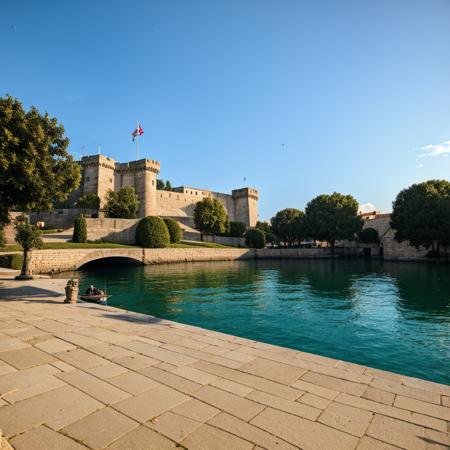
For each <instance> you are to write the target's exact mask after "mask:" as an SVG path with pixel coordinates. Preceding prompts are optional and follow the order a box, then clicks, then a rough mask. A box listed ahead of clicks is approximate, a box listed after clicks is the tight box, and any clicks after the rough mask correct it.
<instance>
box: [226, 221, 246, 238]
mask: <svg viewBox="0 0 450 450" xmlns="http://www.w3.org/2000/svg"><path fill="white" fill-rule="evenodd" d="M246 230H247V225H245V223H244V222H230V236H231V237H243V236H244V234H245V231H246Z"/></svg>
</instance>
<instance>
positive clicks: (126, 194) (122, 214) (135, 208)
mask: <svg viewBox="0 0 450 450" xmlns="http://www.w3.org/2000/svg"><path fill="white" fill-rule="evenodd" d="M138 212H139V198H138V196H137V194H136V191H135V190H134V187H132V186H127V187H124V188H122V189H119V190H118V191H117V192H114V191H108V194H107V195H106V206H105V213H106V216H107V217H112V218H117V219H135V218H136V217H137V216H138Z"/></svg>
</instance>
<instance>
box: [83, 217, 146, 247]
mask: <svg viewBox="0 0 450 450" xmlns="http://www.w3.org/2000/svg"><path fill="white" fill-rule="evenodd" d="M140 220H141V219H86V227H87V231H88V234H87V238H88V240H89V241H97V240H104V241H106V242H114V243H117V244H134V243H135V234H136V228H137V225H138V223H139V221H140Z"/></svg>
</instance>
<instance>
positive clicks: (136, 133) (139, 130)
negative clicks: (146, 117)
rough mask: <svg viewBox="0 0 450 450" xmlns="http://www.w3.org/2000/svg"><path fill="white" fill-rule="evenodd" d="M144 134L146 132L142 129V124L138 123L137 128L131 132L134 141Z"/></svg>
mask: <svg viewBox="0 0 450 450" xmlns="http://www.w3.org/2000/svg"><path fill="white" fill-rule="evenodd" d="M143 134H144V130H143V129H142V127H141V124H139V123H138V125H137V127H136V129H135V130H134V131H133V132H132V133H131V136H132V138H133V142H134V140H135V139H136V137H137V136H142V135H143Z"/></svg>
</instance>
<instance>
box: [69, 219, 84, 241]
mask: <svg viewBox="0 0 450 450" xmlns="http://www.w3.org/2000/svg"><path fill="white" fill-rule="evenodd" d="M86 241H87V226H86V219H85V218H84V216H83V214H80V215H79V216H78V217H77V218H76V219H75V221H74V223H73V236H72V242H81V243H84V242H86Z"/></svg>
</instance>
